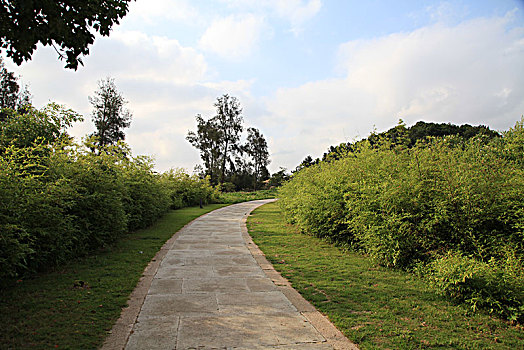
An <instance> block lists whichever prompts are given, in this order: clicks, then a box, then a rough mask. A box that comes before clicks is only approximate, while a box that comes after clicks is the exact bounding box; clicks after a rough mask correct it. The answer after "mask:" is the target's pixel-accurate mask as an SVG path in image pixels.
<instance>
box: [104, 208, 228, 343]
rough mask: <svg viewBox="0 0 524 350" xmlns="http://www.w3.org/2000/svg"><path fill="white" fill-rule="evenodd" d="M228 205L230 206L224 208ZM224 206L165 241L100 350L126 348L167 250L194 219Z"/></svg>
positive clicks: (185, 227) (148, 265) (145, 270)
mask: <svg viewBox="0 0 524 350" xmlns="http://www.w3.org/2000/svg"><path fill="white" fill-rule="evenodd" d="M226 207H228V206H225V207H222V208H226ZM222 208H217V209H215V210H212V211H210V212H208V213H205V214H203V215H200V216H199V217H196V218H194V219H193V220H191V221H190V222H188V223H187V224H185V225H184V226H183V227H182V228H181V229H179V230H178V231H177V232H175V233H174V234H173V235H172V236H171V238H169V239H168V240H167V241H166V242H165V243H164V245H163V246H162V247H161V248H160V250H159V251H158V252H157V253H156V254H155V256H154V257H153V258H152V259H151V261H150V262H149V263H148V264H147V266H146V268H145V269H144V272H142V276H141V277H140V279H139V280H138V283H137V285H136V287H135V289H133V291H132V292H131V294H130V296H129V299H128V300H127V306H126V307H124V308H123V309H122V312H121V313H120V317H119V318H118V319H117V320H116V322H115V324H114V325H113V327H112V328H111V330H110V331H109V333H108V335H107V336H106V338H105V340H104V343H103V344H102V347H101V348H100V350H122V349H124V348H125V346H126V344H127V341H128V340H129V336H130V335H131V333H132V331H133V326H134V325H135V323H136V320H137V318H138V314H139V313H140V310H141V309H142V305H143V304H144V300H145V298H146V296H147V293H148V292H149V288H150V287H151V283H152V282H153V277H155V275H156V272H157V271H158V268H159V266H160V264H161V263H162V260H163V259H164V257H165V256H166V254H167V252H168V251H169V250H170V249H171V248H172V247H173V245H174V244H175V241H176V240H177V239H178V237H179V236H180V235H181V234H182V232H184V231H185V230H186V229H187V227H188V226H190V225H191V224H193V222H194V221H196V220H197V219H199V218H202V217H204V216H206V215H209V214H211V213H212V212H214V211H217V210H220V209H222Z"/></svg>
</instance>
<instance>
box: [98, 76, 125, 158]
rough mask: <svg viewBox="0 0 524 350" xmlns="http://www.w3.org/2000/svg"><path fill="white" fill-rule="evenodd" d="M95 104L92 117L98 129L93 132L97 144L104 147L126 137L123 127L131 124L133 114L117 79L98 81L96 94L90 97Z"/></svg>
mask: <svg viewBox="0 0 524 350" xmlns="http://www.w3.org/2000/svg"><path fill="white" fill-rule="evenodd" d="M89 102H90V103H91V105H93V113H92V119H93V122H94V123H95V126H96V131H95V132H94V133H93V134H91V136H94V137H96V138H97V140H96V144H97V145H98V146H99V147H101V148H103V147H106V146H110V145H114V144H116V143H117V142H118V141H120V140H124V139H125V134H124V131H123V129H124V128H128V127H129V126H130V125H131V117H132V114H131V112H130V111H129V110H127V109H126V108H125V107H124V106H125V104H126V103H127V101H126V100H125V99H124V97H123V96H122V94H121V93H120V92H119V91H118V89H117V87H116V84H115V80H114V79H113V78H106V79H104V80H100V81H99V82H98V90H97V91H95V96H93V97H89Z"/></svg>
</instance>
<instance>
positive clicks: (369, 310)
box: [248, 203, 524, 349]
mask: <svg viewBox="0 0 524 350" xmlns="http://www.w3.org/2000/svg"><path fill="white" fill-rule="evenodd" d="M248 229H249V233H250V235H251V236H252V237H253V240H254V241H255V243H256V244H257V245H258V246H259V247H260V249H261V250H262V251H263V252H264V254H265V255H266V257H267V258H268V260H269V261H271V263H272V264H273V265H274V266H275V269H277V270H278V271H279V272H280V273H281V274H282V275H283V276H284V277H286V278H287V279H288V280H289V281H290V282H291V283H292V285H293V287H294V288H295V289H297V290H298V291H299V292H300V293H301V294H302V295H303V296H304V297H305V298H306V299H307V300H309V301H310V302H311V303H312V304H313V305H314V306H315V307H316V308H317V309H318V310H319V311H320V312H322V313H324V314H325V315H327V316H328V317H329V319H330V320H331V321H332V322H333V323H334V324H335V326H337V328H339V329H340V330H341V331H342V332H343V333H344V334H345V335H346V336H347V337H348V338H349V339H350V340H352V341H353V342H355V343H357V344H358V345H359V347H360V348H361V349H421V348H422V349H436V348H438V349H444V348H449V349H472V348H473V349H522V348H524V331H523V330H522V328H521V327H516V326H512V325H511V324H509V323H508V322H506V321H503V320H500V319H497V318H493V317H490V316H488V315H486V314H482V313H477V314H472V313H471V312H470V311H469V309H467V308H465V307H462V306H461V305H455V304H453V303H451V302H449V301H447V300H445V299H443V298H441V297H438V296H436V295H435V294H434V293H432V292H431V291H429V290H427V288H426V286H425V284H424V282H423V281H422V280H420V279H419V278H417V277H415V276H413V275H411V274H409V273H406V272H402V271H395V270H390V269H385V268H382V267H378V266H375V265H373V264H372V263H371V262H370V260H369V259H368V258H366V257H365V256H362V255H359V254H356V253H353V252H343V251H341V250H340V249H339V248H337V247H335V246H333V245H331V244H329V243H327V242H325V241H323V240H320V239H317V238H315V237H312V236H308V235H305V234H301V233H299V232H297V230H296V229H295V228H294V227H293V226H290V225H287V224H286V223H285V222H284V220H283V217H282V214H281V212H280V209H279V207H278V203H272V204H267V205H264V206H262V207H260V208H258V209H256V210H255V211H254V212H253V214H252V216H251V217H250V218H249V219H248Z"/></svg>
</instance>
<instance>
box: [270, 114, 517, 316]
mask: <svg viewBox="0 0 524 350" xmlns="http://www.w3.org/2000/svg"><path fill="white" fill-rule="evenodd" d="M523 124H524V118H523V119H522V120H521V121H519V122H517V123H516V125H515V127H513V128H511V129H510V130H508V131H507V132H504V133H503V134H502V135H500V136H499V135H498V134H497V133H495V132H493V131H491V130H489V129H488V128H485V127H469V126H465V127H464V126H462V127H456V126H452V125H447V126H446V125H444V126H443V125H440V126H439V125H428V124H425V123H424V124H421V123H418V124H417V125H418V126H417V127H412V128H410V129H408V128H405V127H404V126H403V125H399V126H397V127H395V128H393V129H391V130H389V131H387V132H385V133H382V134H378V135H376V134H373V135H371V136H370V137H369V138H368V139H366V140H363V141H359V142H357V143H354V144H349V145H348V144H346V146H343V147H344V148H345V149H344V151H340V152H336V153H335V154H333V152H332V153H331V154H328V155H327V156H325V157H324V160H323V161H318V162H316V164H312V165H310V166H305V167H303V168H302V169H301V170H299V171H298V172H296V173H295V175H294V176H293V178H292V180H291V181H289V182H288V183H286V184H285V185H284V186H283V188H282V189H281V191H280V193H279V198H280V201H279V203H280V205H281V207H282V209H283V210H284V212H285V215H286V217H287V219H288V220H289V221H290V222H291V223H293V224H295V225H297V226H298V227H300V228H301V229H302V230H303V231H304V232H306V233H309V234H313V235H315V236H319V237H325V238H328V239H329V240H332V241H335V242H338V243H341V244H345V245H347V246H348V247H351V248H353V249H356V250H359V251H362V252H364V253H366V254H368V255H369V256H370V258H372V259H373V260H374V261H376V262H377V263H379V264H381V265H384V266H389V267H394V268H403V269H412V270H413V271H417V272H419V273H420V274H421V275H423V276H425V278H427V279H428V282H429V284H430V285H431V286H432V287H433V288H434V289H435V290H436V291H437V292H439V293H441V294H444V295H448V296H450V297H453V298H456V299H457V300H460V301H464V302H466V303H469V304H471V306H472V308H473V309H474V310H476V309H478V308H484V309H486V310H488V311H489V312H492V313H494V314H498V315H501V316H503V317H506V318H508V319H510V320H514V321H517V320H518V321H520V322H522V321H523V320H524V268H523V259H524V207H523V205H522V203H524V161H523V159H524V128H523ZM455 131H456V133H455V134H453V135H449V136H439V135H441V134H443V135H447V134H448V132H455ZM428 134H429V135H428ZM435 134H436V135H437V136H433V135H435ZM423 136H424V137H423ZM339 149H340V146H339Z"/></svg>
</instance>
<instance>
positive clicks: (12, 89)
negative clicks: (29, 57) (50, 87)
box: [0, 57, 31, 121]
mask: <svg viewBox="0 0 524 350" xmlns="http://www.w3.org/2000/svg"><path fill="white" fill-rule="evenodd" d="M18 81H19V77H17V76H16V75H15V74H14V73H13V72H10V71H8V70H7V68H6V67H5V65H4V62H3V61H2V58H1V57H0V109H4V108H10V109H16V110H19V109H20V108H22V107H24V106H26V105H29V104H31V94H30V93H29V91H28V90H27V88H26V87H25V86H23V87H22V88H20V84H19V83H18ZM6 113H7V112H0V121H1V120H3V119H4V118H5V115H6Z"/></svg>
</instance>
